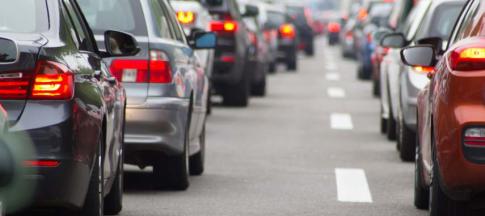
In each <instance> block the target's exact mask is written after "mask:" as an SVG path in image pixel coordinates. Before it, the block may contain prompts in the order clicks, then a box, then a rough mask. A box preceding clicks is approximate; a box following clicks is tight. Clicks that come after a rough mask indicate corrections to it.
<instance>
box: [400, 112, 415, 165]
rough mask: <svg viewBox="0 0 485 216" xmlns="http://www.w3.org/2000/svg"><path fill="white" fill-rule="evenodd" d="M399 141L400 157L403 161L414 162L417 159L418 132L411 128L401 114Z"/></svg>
mask: <svg viewBox="0 0 485 216" xmlns="http://www.w3.org/2000/svg"><path fill="white" fill-rule="evenodd" d="M398 121H399V123H398V125H399V126H398V129H399V130H398V134H397V143H398V145H399V150H400V151H399V157H400V158H401V160H402V161H405V162H412V161H414V160H415V159H416V132H414V131H413V130H411V129H410V128H409V127H408V126H407V125H406V123H405V122H404V119H403V117H402V113H400V114H399V119H398Z"/></svg>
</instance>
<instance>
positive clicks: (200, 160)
mask: <svg viewBox="0 0 485 216" xmlns="http://www.w3.org/2000/svg"><path fill="white" fill-rule="evenodd" d="M199 143H200V151H199V152H198V153H197V154H195V155H193V156H191V157H190V160H189V163H190V175H197V176H198V175H202V173H204V165H205V126H204V128H203V129H202V132H201V133H200V136H199Z"/></svg>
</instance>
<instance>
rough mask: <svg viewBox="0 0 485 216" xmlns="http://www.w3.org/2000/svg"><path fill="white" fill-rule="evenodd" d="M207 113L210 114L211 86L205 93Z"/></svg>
mask: <svg viewBox="0 0 485 216" xmlns="http://www.w3.org/2000/svg"><path fill="white" fill-rule="evenodd" d="M207 115H212V87H209V92H208V93H207Z"/></svg>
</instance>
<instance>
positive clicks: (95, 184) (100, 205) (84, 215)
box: [80, 134, 104, 216]
mask: <svg viewBox="0 0 485 216" xmlns="http://www.w3.org/2000/svg"><path fill="white" fill-rule="evenodd" d="M101 137H104V135H103V134H102V136H101ZM103 145H104V142H103V141H102V140H99V143H98V150H97V152H96V159H95V162H94V168H93V171H92V174H91V180H90V182H89V188H88V192H87V194H86V200H85V201H84V206H83V208H82V210H81V212H80V216H103V215H104V197H103V195H104V170H103V167H104V166H103V165H102V162H103V159H102V155H103V154H102V150H101V149H102V146H103Z"/></svg>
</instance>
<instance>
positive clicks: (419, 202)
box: [414, 138, 429, 210]
mask: <svg viewBox="0 0 485 216" xmlns="http://www.w3.org/2000/svg"><path fill="white" fill-rule="evenodd" d="M416 139H417V138H416ZM415 155H416V156H415V157H416V163H414V206H416V208H418V209H422V210H426V209H428V207H429V189H428V188H427V187H425V186H424V180H423V176H422V173H423V172H422V167H421V166H422V163H421V156H420V149H419V145H416V150H415Z"/></svg>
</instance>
